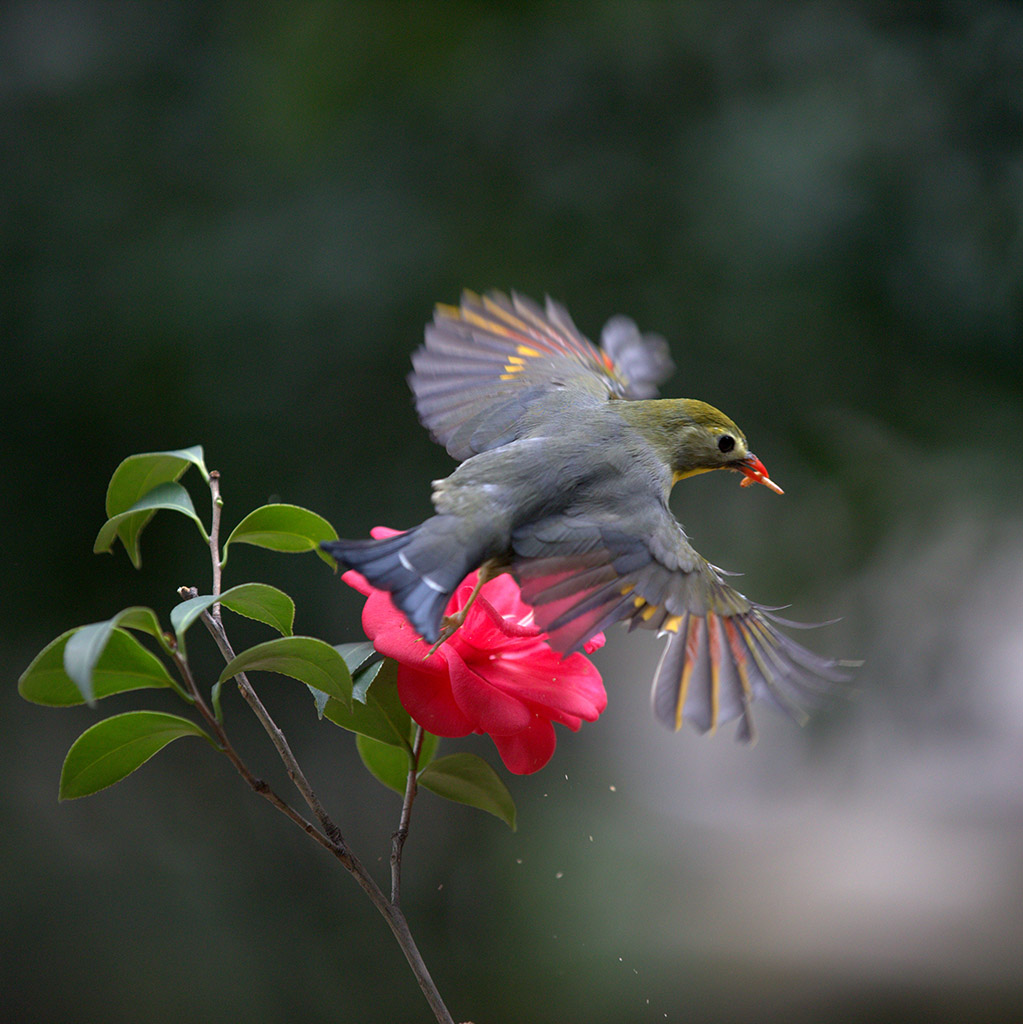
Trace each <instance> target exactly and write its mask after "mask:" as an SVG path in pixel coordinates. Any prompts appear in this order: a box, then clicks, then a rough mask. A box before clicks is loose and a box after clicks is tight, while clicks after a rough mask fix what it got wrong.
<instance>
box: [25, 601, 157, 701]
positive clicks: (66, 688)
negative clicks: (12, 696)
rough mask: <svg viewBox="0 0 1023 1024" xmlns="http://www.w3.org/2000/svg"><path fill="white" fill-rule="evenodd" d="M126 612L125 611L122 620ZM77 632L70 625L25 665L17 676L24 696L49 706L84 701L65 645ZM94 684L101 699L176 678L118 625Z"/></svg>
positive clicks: (101, 657)
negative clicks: (67, 660) (68, 664)
mask: <svg viewBox="0 0 1023 1024" xmlns="http://www.w3.org/2000/svg"><path fill="white" fill-rule="evenodd" d="M129 611H149V609H148V608H145V609H129ZM150 614H152V613H151V612H150ZM124 616H125V613H124V612H122V613H121V616H120V617H121V620H122V622H123V621H124ZM154 618H155V616H154ZM77 632H78V630H75V629H70V630H68V631H67V632H66V633H64V634H62V635H61V636H59V637H57V639H56V640H53V641H52V642H51V643H49V644H47V645H46V646H45V647H44V648H43V649H42V650H41V651H40V652H39V654H37V655H36V657H35V659H34V660H33V661H32V664H31V665H29V666H28V668H27V669H25V671H24V672H23V673H22V675H21V678H20V679H19V680H18V692H19V693H20V694H21V696H22V697H24V698H25V700H30V701H32V702H33V703H35V704H45V705H47V706H49V707H71V706H74V705H76V704H82V703H84V699H83V695H82V691H81V690H80V689H79V687H78V686H77V685H75V683H74V682H73V681H72V679H71V677H70V676H69V675H68V673H67V671H66V670H65V668H64V650H65V647H66V646H67V643H68V640H69V639H70V638H71V637H72V636H73V635H74V634H76V633H77ZM91 684H92V695H93V698H95V699H97V700H98V699H100V698H102V697H109V696H110V695H111V694H113V693H124V692H126V691H127V690H139V689H143V688H145V687H162V686H174V680H173V678H172V677H171V675H170V673H168V671H167V669H166V668H165V667H164V665H163V662H161V661H160V659H159V658H157V657H156V656H155V655H153V654H151V653H150V652H149V651H148V650H146V648H145V647H143V646H142V644H140V643H139V642H138V640H136V639H135V637H133V636H132V635H131V634H130V633H126V632H124V630H123V629H115V630H113V631H112V632H111V634H110V636H109V638H108V640H107V643H106V646H105V647H104V648H103V650H102V651H101V652H100V655H99V657H98V659H97V660H96V662H95V663H94V665H93V668H92V677H91Z"/></svg>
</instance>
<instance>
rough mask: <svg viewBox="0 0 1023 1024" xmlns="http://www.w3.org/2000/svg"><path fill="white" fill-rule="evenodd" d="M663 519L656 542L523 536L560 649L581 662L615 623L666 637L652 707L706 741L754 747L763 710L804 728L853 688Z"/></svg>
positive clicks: (524, 578)
mask: <svg viewBox="0 0 1023 1024" xmlns="http://www.w3.org/2000/svg"><path fill="white" fill-rule="evenodd" d="M663 515H664V520H663V521H662V523H661V528H659V529H655V530H654V531H653V533H652V534H650V535H648V536H638V537H637V536H632V535H631V534H628V533H625V532H623V531H620V530H615V529H609V528H608V527H606V526H601V525H600V524H599V523H595V522H587V521H585V520H582V519H581V518H580V517H578V516H564V515H558V516H551V517H548V518H547V519H544V520H541V521H540V522H538V523H533V524H529V525H527V526H524V527H522V528H520V529H519V530H517V531H516V532H515V534H514V535H513V538H512V544H513V548H514V552H515V557H514V559H513V562H512V572H513V573H514V575H515V577H516V578H517V579H518V581H519V584H520V586H521V588H522V596H523V598H524V599H525V600H526V601H527V602H528V603H529V604H531V605H532V606H533V608H534V612H535V616H536V621H537V623H538V624H539V625H540V626H541V627H542V628H543V629H544V630H545V631H546V632H547V633H548V635H549V636H550V640H551V644H552V646H553V647H555V648H556V649H557V650H559V651H562V652H563V653H565V654H568V653H570V652H573V651H578V650H581V649H582V647H583V645H584V644H585V642H586V641H587V640H588V639H589V638H590V637H591V636H592V635H593V634H594V633H596V632H599V631H600V630H603V629H606V628H607V627H608V626H610V625H611V624H612V623H614V622H617V621H625V622H627V623H628V625H629V628H630V629H635V628H641V629H652V630H656V631H658V632H660V633H663V634H665V635H666V636H667V638H668V641H667V644H666V646H665V649H664V652H663V654H662V656H661V660H660V663H659V665H658V668H657V672H656V674H655V677H654V684H653V692H652V698H651V699H652V703H653V708H654V713H655V715H656V716H657V718H658V719H659V720H660V721H662V722H664V724H665V725H667V726H668V727H669V728H672V729H678V728H680V727H681V724H682V722H683V720H689V721H690V722H692V723H693V725H695V726H696V728H697V729H699V730H700V731H701V732H705V731H707V730H712V729H714V728H716V727H717V726H718V725H719V724H722V723H724V722H727V721H730V720H732V719H736V718H737V719H739V728H738V731H737V737H738V738H739V739H741V740H747V741H748V740H751V739H752V738H753V736H754V726H753V718H752V712H751V705H752V704H753V702H754V701H755V700H763V701H766V702H768V703H771V704H774V705H775V706H777V707H779V708H781V709H783V710H784V711H786V712H787V713H788V714H790V715H792V716H793V717H794V718H796V719H797V720H802V719H803V718H805V715H804V714H803V712H802V711H801V706H802V705H803V704H805V703H807V702H808V701H811V700H812V699H813V697H814V696H815V695H817V694H819V693H820V692H821V691H823V690H826V689H827V688H828V687H829V685H830V684H834V683H838V682H843V681H846V680H848V678H849V677H848V675H847V674H846V673H844V672H843V671H842V670H841V668H840V666H839V665H838V664H837V663H836V662H834V661H832V660H829V659H827V658H822V657H820V656H819V655H816V654H814V653H813V652H811V651H809V650H807V649H806V648H805V647H802V646H800V645H799V644H798V643H796V642H795V641H794V640H793V639H792V638H791V637H789V636H787V635H786V634H785V633H783V632H781V630H780V629H779V628H778V625H777V620H776V619H775V617H774V616H773V615H772V614H771V611H770V610H769V609H767V608H764V607H762V606H760V605H757V604H754V603H753V602H752V601H750V600H749V599H748V598H746V597H745V596H744V595H742V594H740V593H739V592H738V591H737V590H735V589H734V588H733V587H731V586H729V585H728V584H727V583H725V582H724V579H723V578H722V575H721V574H720V573H719V572H718V570H717V569H715V568H714V566H712V565H711V564H710V563H709V562H707V561H706V560H704V559H703V558H701V557H700V556H699V555H698V554H697V553H696V551H695V550H693V548H692V546H691V545H690V544H689V542H688V541H687V540H686V538H685V535H684V534H683V533H682V531H681V528H680V527H679V526H678V524H677V523H676V522H675V520H674V518H673V517H671V514H670V513H669V512H668V511H667V510H664V513H663ZM665 563H667V564H665ZM781 621H782V623H783V624H784V620H781Z"/></svg>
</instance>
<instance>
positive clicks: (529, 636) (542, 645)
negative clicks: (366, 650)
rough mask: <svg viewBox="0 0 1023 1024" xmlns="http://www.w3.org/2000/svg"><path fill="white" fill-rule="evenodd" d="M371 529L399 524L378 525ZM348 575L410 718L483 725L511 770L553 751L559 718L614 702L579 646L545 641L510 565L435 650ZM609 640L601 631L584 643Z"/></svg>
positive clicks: (567, 721) (454, 602)
mask: <svg viewBox="0 0 1023 1024" xmlns="http://www.w3.org/2000/svg"><path fill="white" fill-rule="evenodd" d="M372 532H373V536H374V537H391V536H393V535H394V534H396V533H398V532H400V531H398V530H390V529H388V528H387V527H383V526H378V527H375V528H374V530H373V531H372ZM341 578H342V579H343V580H344V581H345V583H347V584H348V585H349V586H351V587H353V588H354V589H356V590H358V591H359V593H361V594H365V595H366V596H367V598H368V600H367V601H366V605H365V607H364V608H363V611H362V625H363V629H365V631H366V635H367V636H368V637H369V639H370V640H371V641H372V642H373V646H374V647H375V648H376V649H377V650H378V651H380V653H381V654H384V655H386V656H387V657H389V658H394V660H395V661H397V662H398V696H399V697H400V699H401V703H402V705H403V706H404V708H405V710H406V711H408V713H409V714H410V715H411V716H412V718H413V719H414V720H415V721H416V722H418V723H419V724H420V725H421V726H422V727H423V728H424V729H426V730H427V731H429V732H432V733H434V734H436V735H437V736H467V735H468V734H469V733H472V732H478V733H486V734H487V735H489V736H490V737H491V738H492V739H493V741H494V743H495V744H496V745H497V750H498V753H500V755H501V759H502V760H503V761H504V763H505V766H506V767H507V768H508V770H509V771H511V772H515V773H516V774H518V775H526V774H529V773H530V772H535V771H537V770H539V769H540V768H542V767H543V766H544V765H545V764H546V763H547V762H548V761H549V760H550V758H551V755H552V754H553V753H554V747H555V744H556V742H557V741H556V739H555V736H554V724H553V723H554V722H560V723H561V724H562V725H566V726H568V728H570V729H573V730H577V729H578V728H579V726H580V725H581V724H582V721H583V720H584V719H585V720H586V721H588V722H592V721H595V720H596V719H597V717H598V716H599V715H600V713H601V712H602V711H603V710H604V708H605V707H606V706H607V694H606V693H605V692H604V684H603V683H602V682H601V679H600V673H599V672H597V670H596V668H595V667H594V666H593V665H592V664H591V663H590V661H589V660H588V659H587V658H586V657H584V656H583V655H582V654H572V655H570V656H569V657H567V658H564V659H563V658H562V657H561V655H560V654H558V653H557V652H556V651H554V650H553V649H552V648H551V647H550V646H549V645H548V644H547V642H546V634H544V633H543V632H542V631H541V630H540V629H539V628H538V627H537V626H536V625H535V623H534V622H533V609H532V608H530V607H529V605H527V604H526V603H525V602H524V601H523V600H522V598H521V596H520V594H519V588H518V584H516V582H515V581H514V580H513V579H512V578H511V576H509V575H508V574H507V573H504V574H502V575H500V576H498V577H496V578H495V579H492V580H490V581H489V582H488V583H485V584H484V585H483V587H482V588H481V589H480V592H479V594H477V595H476V600H475V601H473V603H472V606H471V607H470V609H469V611H468V613H467V615H466V618H465V621H464V622H463V623H462V625H461V626H460V627H459V628H458V629H457V630H456V631H455V633H454V635H453V636H451V637H450V638H449V639H448V640H446V641H445V642H444V643H443V644H441V645H440V647H438V648H437V650H436V651H435V652H434V653H433V654H428V652H429V649H430V648H429V646H428V645H427V644H426V643H425V641H423V639H422V638H421V637H420V636H419V635H418V634H417V633H416V631H415V630H414V629H413V628H412V626H410V625H409V622H408V620H407V619H406V618H405V616H404V615H403V614H402V613H401V612H400V611H398V609H397V608H395V607H394V605H393V604H392V603H391V597H390V595H389V594H388V593H387V592H386V591H383V590H377V589H375V588H374V587H371V586H370V585H369V584H368V583H367V582H366V580H365V578H364V577H363V576H361V575H360V574H359V573H357V572H354V571H349V572H346V573H345V574H344V576H342V577H341ZM476 579H477V573H475V572H474V573H472V574H471V575H469V576H467V577H466V579H465V580H464V581H463V582H462V583H461V585H460V586H459V587H458V589H457V590H456V591H455V593H454V594H453V596H452V598H451V601H450V602H449V603H448V606H447V609H446V613H447V614H448V615H453V614H455V613H456V612H458V611H460V610H461V609H462V608H463V607H465V604H466V602H467V601H468V600H469V595H470V594H471V593H472V590H473V587H474V586H475V585H476ZM603 644H604V634H603V633H598V634H597V635H596V636H595V637H594V638H593V639H592V640H590V641H589V642H588V643H587V644H586V648H585V649H586V651H587V653H592V652H593V651H595V650H597V648H599V647H602V646H603Z"/></svg>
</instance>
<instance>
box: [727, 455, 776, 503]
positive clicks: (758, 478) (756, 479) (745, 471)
mask: <svg viewBox="0 0 1023 1024" xmlns="http://www.w3.org/2000/svg"><path fill="white" fill-rule="evenodd" d="M735 468H736V469H737V470H738V471H739V472H740V473H742V475H743V476H744V477H745V478H746V479H745V480H743V481H742V484H741V485H740V486H742V487H749V485H750V484H763V485H764V486H765V487H770V488H771V490H772V491H774V492H775V494H784V493H785V492H784V491H783V490H782V489H781V488H780V487H779V486H778V485H777V484H776V483H775V482H774V481H773V480H772V479H771V478H770V477H769V476H768V475H767V467H766V466H765V465H764V464H763V463H762V462H761V461H760V459H758V458H757V457H756V456H755V455H754V454H753V453H752V452H750V453H749V454H748V455H747V456H746V458H744V459H743V460H742V462H740V463H738V464H737V465H736V467H735Z"/></svg>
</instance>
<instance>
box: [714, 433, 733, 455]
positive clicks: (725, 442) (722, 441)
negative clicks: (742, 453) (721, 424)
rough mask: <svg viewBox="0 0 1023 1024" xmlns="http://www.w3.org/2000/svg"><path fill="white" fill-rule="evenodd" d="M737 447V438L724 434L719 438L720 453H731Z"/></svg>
mask: <svg viewBox="0 0 1023 1024" xmlns="http://www.w3.org/2000/svg"><path fill="white" fill-rule="evenodd" d="M734 447H735V438H734V437H732V435H731V434H722V435H721V437H719V438H718V451H719V452H730V451H731V450H732V449H733V448H734Z"/></svg>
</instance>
